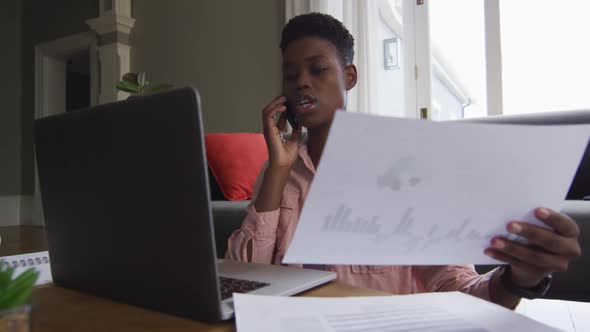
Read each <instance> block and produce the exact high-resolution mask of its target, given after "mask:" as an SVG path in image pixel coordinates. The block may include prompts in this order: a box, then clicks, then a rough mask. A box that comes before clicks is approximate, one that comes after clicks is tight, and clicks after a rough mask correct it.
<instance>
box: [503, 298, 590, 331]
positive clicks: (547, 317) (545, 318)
mask: <svg viewBox="0 0 590 332" xmlns="http://www.w3.org/2000/svg"><path fill="white" fill-rule="evenodd" d="M515 311H516V312H518V313H520V314H522V315H525V316H527V317H529V318H532V319H534V320H537V321H539V322H542V323H545V324H547V325H550V326H553V327H556V328H558V329H560V330H562V331H566V332H582V331H590V303H586V302H576V301H562V300H548V299H534V300H527V299H522V300H521V301H520V304H519V305H518V307H517V308H516V310H515Z"/></svg>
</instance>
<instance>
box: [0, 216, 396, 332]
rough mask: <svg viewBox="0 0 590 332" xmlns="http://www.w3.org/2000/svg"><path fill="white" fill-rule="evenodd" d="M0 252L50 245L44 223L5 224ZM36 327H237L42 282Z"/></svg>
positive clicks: (337, 290)
mask: <svg viewBox="0 0 590 332" xmlns="http://www.w3.org/2000/svg"><path fill="white" fill-rule="evenodd" d="M0 236H2V244H1V245H0V256H7V255H16V254H23V253H29V252H35V251H44V250H47V243H46V240H45V233H44V230H43V228H41V227H27V226H23V227H0ZM377 295H388V294H386V293H382V292H379V291H376V290H372V289H363V288H356V287H352V286H348V285H345V284H342V283H339V282H332V283H329V284H326V285H323V286H320V287H317V288H315V289H312V290H309V291H307V292H305V293H303V294H301V295H300V296H316V297H338V296H377ZM30 302H31V304H32V306H33V311H32V331H34V332H54V331H55V332H58V331H59V332H64V331H90V332H91V331H126V332H134V331H142V332H143V331H174V332H182V331H191V332H194V331H235V326H234V322H233V321H231V322H227V323H218V324H206V323H201V322H196V321H192V320H189V319H185V318H180V317H176V316H171V315H168V314H163V313H160V312H155V311H151V310H147V309H143V308H140V307H135V306H131V305H128V304H124V303H118V302H114V301H111V300H108V299H103V298H99V297H96V296H93V295H89V294H85V293H81V292H77V291H73V290H69V289H64V288H61V287H57V286H54V285H41V286H37V287H35V289H33V293H32V296H31V301H30Z"/></svg>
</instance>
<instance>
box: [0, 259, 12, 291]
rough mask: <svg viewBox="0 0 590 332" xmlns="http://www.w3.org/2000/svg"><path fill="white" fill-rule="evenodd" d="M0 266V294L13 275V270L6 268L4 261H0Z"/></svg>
mask: <svg viewBox="0 0 590 332" xmlns="http://www.w3.org/2000/svg"><path fill="white" fill-rule="evenodd" d="M0 264H2V266H1V267H0V292H1V291H3V290H4V289H6V287H8V285H9V284H10V281H11V280H12V275H13V273H14V269H13V268H11V267H8V265H7V263H5V262H4V261H0Z"/></svg>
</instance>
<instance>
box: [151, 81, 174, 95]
mask: <svg viewBox="0 0 590 332" xmlns="http://www.w3.org/2000/svg"><path fill="white" fill-rule="evenodd" d="M173 87H174V85H172V84H167V83H162V84H157V85H154V86H151V85H150V86H149V87H148V88H147V89H146V90H147V91H148V92H149V93H155V92H158V91H162V90H167V89H171V88H173Z"/></svg>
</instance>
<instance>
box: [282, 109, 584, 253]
mask: <svg viewBox="0 0 590 332" xmlns="http://www.w3.org/2000/svg"><path fill="white" fill-rule="evenodd" d="M589 136H590V126H589V125H576V126H517V125H499V124H475V123H458V122H444V123H440V122H438V123H437V122H431V121H420V120H407V119H396V118H391V117H379V116H374V115H366V114H360V113H346V112H337V114H336V116H335V118H334V122H333V125H332V129H331V132H330V136H329V137H328V141H327V142H326V146H325V148H324V152H323V155H322V160H321V162H320V164H319V168H318V170H317V173H316V175H315V178H314V181H313V183H312V185H311V188H310V192H309V194H308V196H307V199H306V203H305V205H304V207H303V210H302V214H301V216H300V218H299V224H298V226H297V229H296V231H295V235H294V238H293V240H292V242H291V244H290V246H289V249H288V251H287V253H286V256H285V257H284V260H283V262H284V263H309V264H367V265H390V264H395V265H406V264H411V265H421V264H424V265H433V264H444V265H446V264H466V263H469V264H490V263H497V262H496V261H495V260H493V259H491V258H489V257H487V256H485V255H484V254H483V251H484V249H485V248H486V247H487V246H488V244H489V241H490V239H491V237H492V236H493V235H501V234H505V233H506V231H505V225H506V224H507V222H508V221H511V220H524V221H529V222H537V223H538V221H536V219H535V218H534V217H533V215H532V212H533V209H534V208H535V207H538V206H546V207H549V208H554V209H556V210H559V207H560V205H561V203H562V202H563V199H564V197H565V196H566V193H567V190H568V188H569V185H570V183H571V181H572V178H573V177H574V174H575V172H576V169H577V167H578V165H579V163H580V160H581V157H582V155H583V151H584V149H585V147H586V145H587V143H588V137H589Z"/></svg>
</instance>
